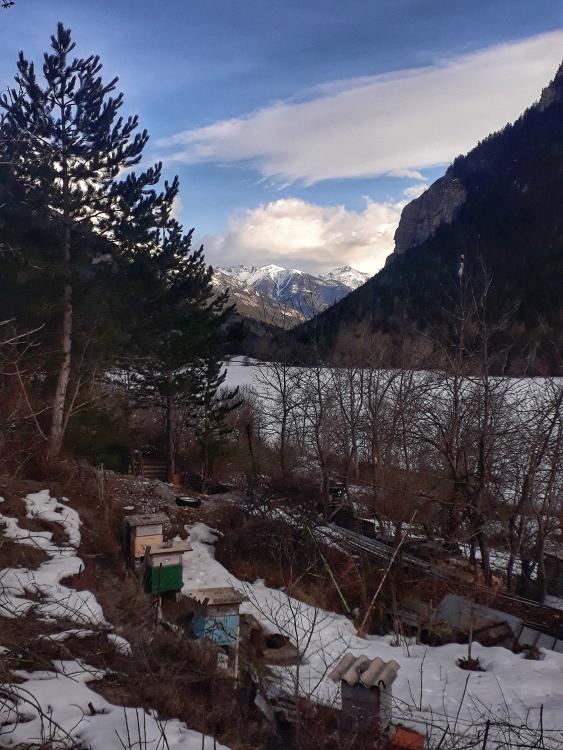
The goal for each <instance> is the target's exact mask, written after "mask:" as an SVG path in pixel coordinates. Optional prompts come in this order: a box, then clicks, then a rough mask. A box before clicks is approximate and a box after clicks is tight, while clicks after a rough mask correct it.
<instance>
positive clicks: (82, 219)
mask: <svg viewBox="0 0 563 750" xmlns="http://www.w3.org/2000/svg"><path fill="white" fill-rule="evenodd" d="M74 47H75V45H74V43H73V42H72V40H71V33H70V30H68V29H65V28H64V26H63V25H62V24H61V23H59V25H58V28H57V33H56V34H55V35H54V36H52V37H51V48H52V52H51V53H46V54H45V55H44V61H43V66H42V74H43V82H42V83H40V82H39V80H38V77H37V75H36V70H35V66H34V64H33V63H32V62H29V61H28V60H27V59H26V58H25V56H24V54H23V52H21V53H20V55H19V59H18V65H17V69H18V72H17V75H16V77H15V81H16V84H17V88H12V89H10V90H9V91H8V92H7V93H5V94H3V95H2V96H0V110H2V111H3V115H2V120H1V122H0V154H1V160H2V161H4V162H7V163H8V164H9V165H10V167H11V171H12V173H13V175H14V176H15V179H16V181H17V184H18V189H19V190H20V191H21V193H22V195H21V200H22V201H23V202H25V204H26V206H28V207H30V208H31V209H32V210H33V212H34V213H35V214H36V215H43V216H44V217H46V218H47V219H48V221H49V223H50V224H53V223H54V224H55V226H56V229H57V233H56V245H57V247H56V250H57V253H56V256H57V257H56V261H55V262H54V263H53V264H52V265H51V267H50V268H51V274H52V276H51V280H52V285H51V286H52V287H56V288H57V289H59V290H60V296H59V300H58V315H59V316H60V321H59V334H58V335H59V345H58V350H59V359H58V363H57V368H56V376H55V379H54V380H55V383H54V387H53V389H52V393H51V394H50V396H49V406H50V427H49V450H48V455H49V459H50V460H52V459H55V458H56V457H57V455H58V454H59V452H60V449H61V446H62V441H63V437H64V431H65V427H66V424H67V422H68V417H69V414H70V410H71V407H72V396H71V389H70V384H71V381H72V378H73V367H75V362H76V359H79V358H80V356H83V352H76V351H74V343H75V333H76V330H75V327H76V326H75V318H74V311H75V304H76V293H75V292H76V287H77V284H78V283H79V279H80V277H81V274H80V272H79V264H82V267H84V265H85V264H88V263H90V264H91V262H92V260H94V258H95V256H96V255H99V252H100V246H99V242H97V241H92V237H97V238H105V240H106V245H105V246H104V250H105V252H104V253H103V254H104V255H106V256H107V255H108V252H107V251H108V248H109V249H110V251H111V252H110V253H109V255H110V258H109V260H110V261H111V260H112V258H111V255H112V254H113V253H115V255H116V256H117V255H118V253H119V251H118V248H117V244H116V243H117V242H120V243H121V244H122V246H127V243H128V246H129V247H130V248H134V249H137V250H138V249H146V248H148V247H149V246H150V243H151V242H152V241H153V234H151V227H152V226H154V225H155V224H156V217H157V214H158V212H159V211H160V210H161V209H162V206H164V205H166V204H170V203H171V200H172V199H173V197H174V195H175V194H176V192H177V189H178V187H177V181H174V183H172V185H165V189H164V192H162V193H160V194H159V193H157V192H156V190H155V188H154V186H155V185H157V183H158V182H159V180H160V174H161V165H160V164H157V165H156V166H154V167H153V168H150V169H148V170H146V171H144V172H142V173H141V174H139V175H135V174H134V173H130V174H128V175H127V177H126V178H125V179H120V177H119V176H120V174H121V173H122V170H126V169H129V168H131V167H133V166H135V165H136V164H138V163H139V160H140V159H141V155H142V152H143V149H144V147H145V145H146V143H147V140H148V134H147V132H146V130H143V131H140V132H139V131H138V118H137V117H136V116H132V117H128V118H126V119H124V118H123V117H121V116H120V115H119V110H120V109H121V107H122V104H123V95H122V94H117V95H113V92H114V91H115V88H116V83H117V78H114V79H113V80H111V81H110V82H109V83H107V84H104V83H103V82H102V78H101V75H100V73H101V70H102V64H101V62H100V60H99V57H98V56H96V55H92V56H90V57H88V58H86V59H83V58H73V59H71V57H70V55H71V53H72V52H73V50H74ZM88 236H89V237H90V240H86V241H85V238H88ZM49 251H50V248H49V250H47V249H46V250H45V252H49ZM85 254H86V256H88V255H89V256H90V257H86V258H85V257H84V256H85ZM106 260H107V258H106Z"/></svg>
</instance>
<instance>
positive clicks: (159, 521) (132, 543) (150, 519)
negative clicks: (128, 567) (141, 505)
mask: <svg viewBox="0 0 563 750" xmlns="http://www.w3.org/2000/svg"><path fill="white" fill-rule="evenodd" d="M167 521H168V516H167V515H166V514H165V513H144V514H138V515H133V516H125V518H124V519H123V541H124V547H125V550H126V552H127V554H128V555H129V556H130V557H132V558H133V559H134V560H141V559H142V558H143V557H144V555H145V549H146V548H147V547H158V546H159V545H161V544H162V541H163V526H164V524H165V523H166V522H167Z"/></svg>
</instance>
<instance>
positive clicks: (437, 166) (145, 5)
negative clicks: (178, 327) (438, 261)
mask: <svg viewBox="0 0 563 750" xmlns="http://www.w3.org/2000/svg"><path fill="white" fill-rule="evenodd" d="M58 20H62V21H63V22H64V23H65V24H66V25H68V26H70V27H71V28H72V30H73V33H74V38H75V41H76V42H77V44H78V52H79V53H82V54H89V53H90V52H93V51H95V52H98V53H99V54H100V55H101V57H102V60H103V62H104V65H105V72H106V75H107V77H110V76H112V75H114V74H117V75H119V77H120V86H121V88H122V89H123V91H124V93H125V97H126V99H125V109H126V110H127V111H128V112H137V113H138V114H139V115H140V117H141V122H142V125H143V126H144V127H147V128H148V129H149V132H150V133H151V147H150V150H149V154H148V155H149V156H150V157H151V158H157V157H162V158H163V159H164V161H165V166H166V170H167V171H168V172H170V173H176V172H177V173H178V174H179V175H180V178H181V183H182V200H181V204H179V205H178V213H179V215H180V216H181V218H182V219H183V221H184V223H185V224H186V226H195V227H196V231H197V235H198V237H200V238H204V239H205V243H206V248H207V257H208V259H209V261H210V262H213V263H214V264H230V263H234V262H243V263H266V262H276V263H279V264H280V265H292V266H297V267H304V268H307V269H310V270H317V269H318V270H325V269H327V268H329V267H331V266H334V265H337V264H341V263H350V264H351V265H354V266H357V267H360V268H362V269H363V270H369V271H375V270H377V268H378V267H380V266H381V265H382V263H383V262H384V258H385V255H386V254H387V253H388V252H389V251H391V250H392V246H393V242H392V235H393V232H394V228H395V226H396V222H397V220H398V217H399V215H400V210H401V208H402V206H403V205H404V202H405V201H406V200H408V199H410V198H412V197H413V196H415V195H416V194H417V193H418V192H420V191H421V190H422V189H423V188H424V186H425V185H426V184H429V183H430V182H431V181H432V180H434V179H435V178H436V177H438V176H439V175H440V174H442V173H443V171H444V169H445V166H446V165H447V163H448V162H449V161H450V160H451V159H452V158H453V157H454V156H455V155H456V154H457V153H459V152H460V151H464V150H467V149H468V148H470V147H471V145H472V144H473V143H475V141H476V140H477V139H478V138H479V137H483V136H484V135H486V134H487V133H488V132H490V131H491V130H494V129H496V128H498V127H501V126H502V125H503V124H504V123H505V122H506V121H508V120H511V119H513V118H514V117H515V116H517V114H518V113H519V112H520V111H521V110H522V109H523V108H524V107H525V106H527V105H528V104H530V103H531V102H532V101H533V100H534V99H535V98H536V97H537V96H538V95H539V93H540V91H541V87H542V86H543V85H545V84H546V83H547V82H548V80H549V78H550V77H552V75H553V74H554V73H555V70H556V68H557V65H558V64H559V62H560V61H561V58H563V3H562V2H561V0H533V1H532V0H487V1H484V0H471V2H468V1H467V0H347V2H342V0H284V1H283V2H280V1H278V0H167V1H166V2H161V3H155V2H148V1H147V0H113V1H112V2H110V1H109V0H98V2H92V0H72V1H71V0H59V1H55V0H51V1H49V2H46V1H45V0H16V5H15V6H14V7H13V8H12V9H10V10H8V11H4V12H2V13H1V14H0V82H1V84H2V85H6V83H8V81H9V80H10V78H11V76H12V75H13V72H14V68H15V59H16V55H17V52H18V51H19V50H20V49H23V50H24V51H25V52H26V54H27V55H28V57H30V58H33V59H39V58H40V56H41V53H42V52H43V51H44V50H45V49H46V47H47V44H48V38H49V34H50V33H52V32H53V31H54V29H55V25H56V22H57V21H58Z"/></svg>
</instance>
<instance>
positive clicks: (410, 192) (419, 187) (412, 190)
mask: <svg viewBox="0 0 563 750" xmlns="http://www.w3.org/2000/svg"><path fill="white" fill-rule="evenodd" d="M427 188H428V184H427V183H426V182H417V184H416V185H410V186H409V187H408V188H405V189H404V190H403V195H404V196H405V198H408V199H409V200H410V201H412V200H414V199H415V198H418V196H419V195H422V193H423V192H424V191H425V190H426V189H427Z"/></svg>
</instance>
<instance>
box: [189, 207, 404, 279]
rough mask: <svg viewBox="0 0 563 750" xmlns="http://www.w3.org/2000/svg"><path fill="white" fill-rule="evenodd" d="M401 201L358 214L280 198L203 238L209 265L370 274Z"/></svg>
mask: <svg viewBox="0 0 563 750" xmlns="http://www.w3.org/2000/svg"><path fill="white" fill-rule="evenodd" d="M405 202H406V201H401V202H398V203H377V202H375V201H372V200H369V199H367V198H366V203H365V208H364V209H363V211H359V212H356V211H348V210H347V209H346V208H345V207H344V206H319V205H316V204H314V203H308V202H307V201H303V200H300V199H297V198H284V199H280V200H276V201H272V202H271V203H267V204H265V205H262V206H259V207H258V208H254V209H249V210H246V211H244V212H241V213H239V214H238V215H236V216H232V217H231V219H230V221H229V226H228V229H227V231H226V232H225V233H224V234H217V235H210V236H208V237H205V238H204V244H205V251H206V257H207V258H208V260H209V261H210V262H211V263H212V264H214V265H221V266H228V265H231V264H236V263H244V264H247V265H263V264H267V263H276V264H278V265H281V266H286V267H287V266H289V267H296V268H299V269H300V270H307V271H311V272H314V273H315V272H321V271H327V270H329V269H331V268H334V267H335V266H341V265H350V266H352V267H354V268H357V269H358V270H360V271H367V272H368V273H375V272H376V271H377V270H378V269H379V268H381V267H382V266H383V263H384V262H385V258H386V257H387V255H388V254H389V253H390V252H391V250H392V249H393V235H394V233H395V229H396V227H397V224H398V222H399V217H400V215H401V210H402V208H403V206H404V205H405Z"/></svg>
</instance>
